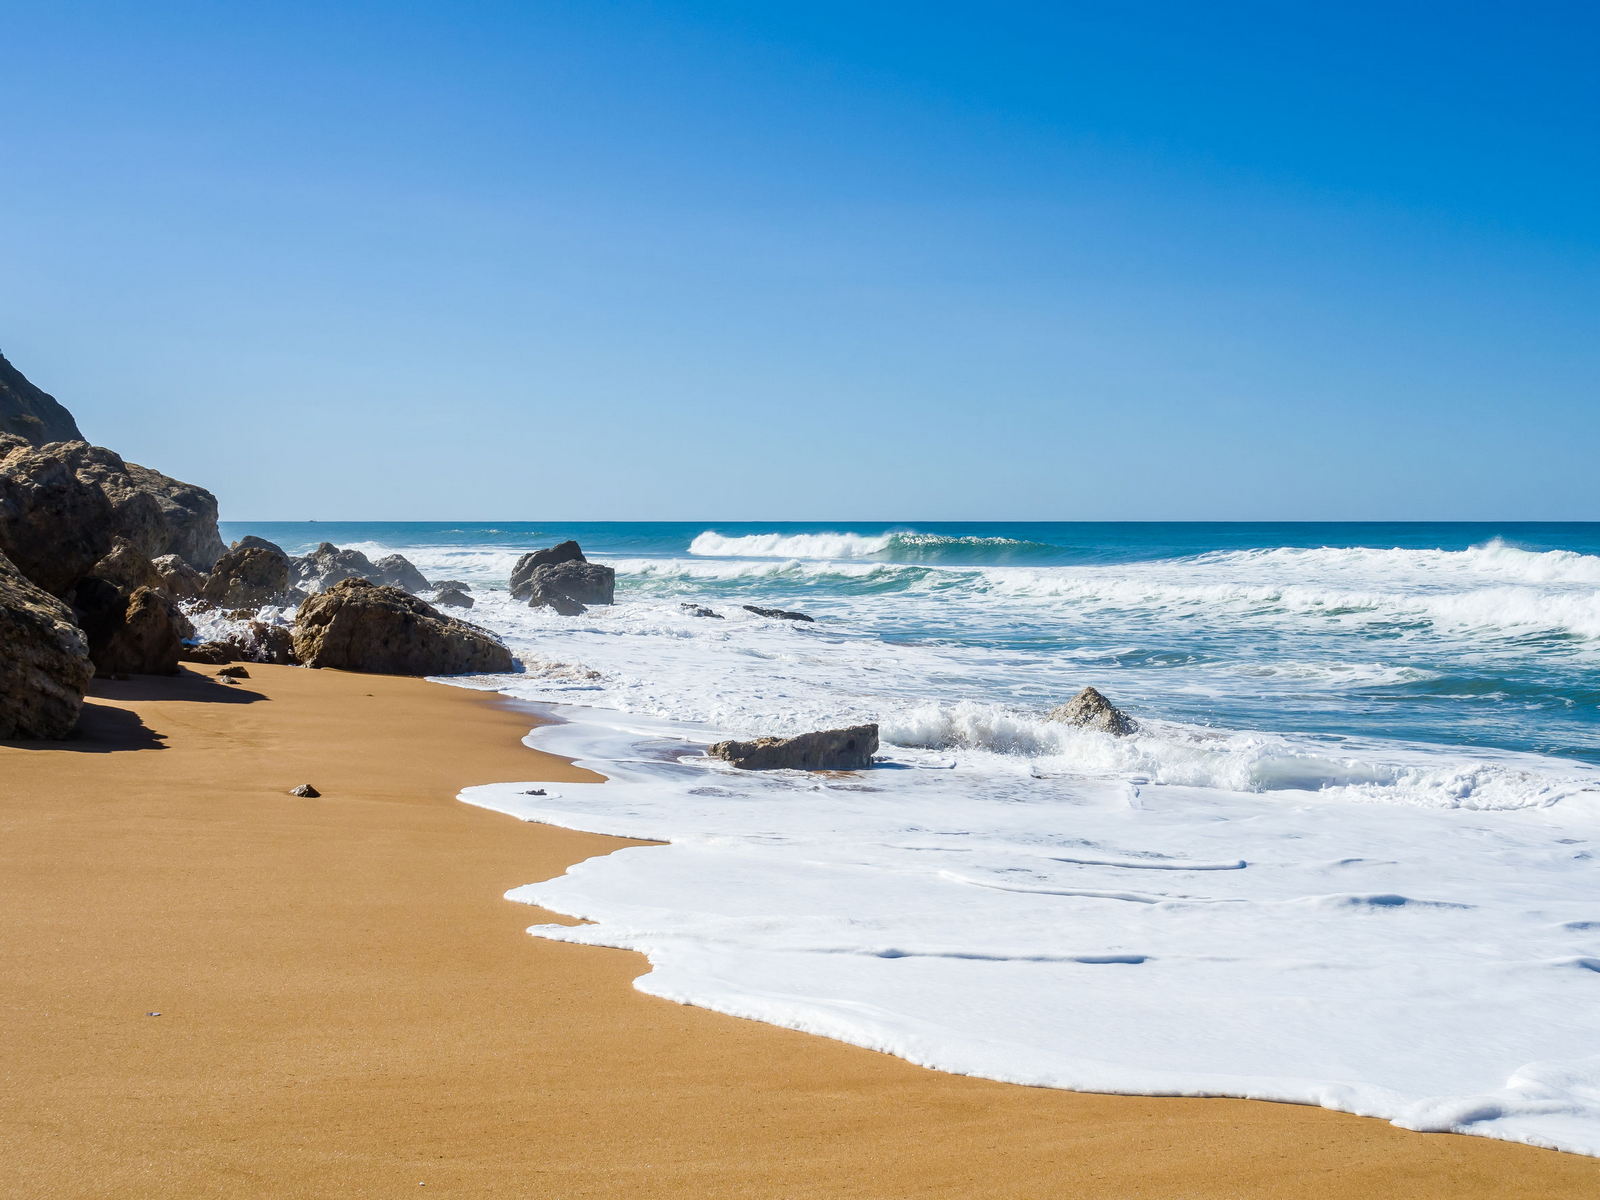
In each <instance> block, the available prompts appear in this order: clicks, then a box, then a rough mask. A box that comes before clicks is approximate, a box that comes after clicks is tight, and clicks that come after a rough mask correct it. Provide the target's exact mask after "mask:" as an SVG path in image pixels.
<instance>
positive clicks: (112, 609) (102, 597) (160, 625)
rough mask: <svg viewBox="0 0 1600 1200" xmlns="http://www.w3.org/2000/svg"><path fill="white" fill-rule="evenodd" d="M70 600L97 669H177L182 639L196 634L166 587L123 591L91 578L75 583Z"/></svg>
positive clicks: (144, 672) (114, 673) (111, 671)
mask: <svg viewBox="0 0 1600 1200" xmlns="http://www.w3.org/2000/svg"><path fill="white" fill-rule="evenodd" d="M72 603H73V607H74V608H75V609H76V610H77V615H78V623H79V624H80V625H81V626H82V627H83V631H84V633H85V634H86V635H87V636H88V639H89V657H90V658H91V659H92V660H93V662H94V669H95V673H96V674H98V675H103V676H118V675H175V674H177V671H178V661H179V659H180V657H181V656H182V654H183V650H184V641H185V639H187V638H192V637H193V636H194V626H193V625H191V624H190V623H189V618H187V617H186V616H184V615H183V612H182V611H181V610H180V609H179V608H178V606H177V605H176V604H175V603H174V602H173V600H172V598H171V597H170V596H168V595H167V594H166V593H165V592H161V591H157V590H156V589H155V588H151V587H140V588H135V589H134V590H133V591H132V592H124V591H123V590H122V589H121V588H119V587H117V586H116V585H115V584H113V583H110V582H108V581H106V580H104V579H93V578H91V579H85V580H84V581H83V582H81V583H80V584H78V586H77V587H76V588H74V589H73V593H72Z"/></svg>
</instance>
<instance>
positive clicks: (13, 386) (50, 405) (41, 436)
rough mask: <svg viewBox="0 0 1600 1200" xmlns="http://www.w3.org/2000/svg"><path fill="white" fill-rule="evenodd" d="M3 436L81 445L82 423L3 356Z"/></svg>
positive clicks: (0, 389)
mask: <svg viewBox="0 0 1600 1200" xmlns="http://www.w3.org/2000/svg"><path fill="white" fill-rule="evenodd" d="M0 433H9V434H14V435H15V436H17V437H19V438H21V439H22V440H23V441H25V442H31V443H32V444H33V445H35V446H42V445H44V444H45V443H46V442H81V441H83V434H81V433H79V432H78V423H77V422H76V421H74V420H73V419H72V414H71V413H69V412H68V411H67V410H66V409H65V408H64V407H63V406H62V405H61V404H60V403H58V402H57V401H56V398H55V397H54V396H50V395H47V394H45V393H44V392H42V391H40V390H39V389H38V388H37V387H35V386H34V385H33V384H31V383H29V382H28V380H27V379H26V378H24V376H23V374H22V372H21V371H19V370H17V369H16V368H15V367H13V366H12V365H11V364H10V363H9V362H7V361H6V356H5V355H4V354H0Z"/></svg>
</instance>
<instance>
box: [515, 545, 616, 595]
mask: <svg viewBox="0 0 1600 1200" xmlns="http://www.w3.org/2000/svg"><path fill="white" fill-rule="evenodd" d="M588 561H589V560H588V559H586V558H584V556H583V550H582V548H581V547H579V545H578V543H577V542H570V541H569V542H562V543H560V544H559V545H556V546H551V547H549V548H548V549H545V550H535V551H533V553H531V554H524V555H523V556H522V557H521V558H519V559H517V565H516V566H514V567H512V568H511V598H512V599H513V600H526V599H527V598H528V597H529V596H530V595H532V592H531V591H530V590H529V584H530V580H531V579H532V578H533V573H534V572H535V571H537V570H538V569H539V568H540V567H557V566H560V565H561V564H562V563H569V562H578V563H581V562H588ZM608 603H609V601H608Z"/></svg>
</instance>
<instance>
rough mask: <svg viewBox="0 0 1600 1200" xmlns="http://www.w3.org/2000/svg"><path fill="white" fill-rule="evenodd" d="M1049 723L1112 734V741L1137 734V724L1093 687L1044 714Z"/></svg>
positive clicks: (1085, 689)
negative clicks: (1055, 722)
mask: <svg viewBox="0 0 1600 1200" xmlns="http://www.w3.org/2000/svg"><path fill="white" fill-rule="evenodd" d="M1044 719H1045V720H1047V721H1059V722H1060V723H1061V724H1063V725H1077V726H1079V727H1080V728H1083V729H1094V730H1097V731H1098V732H1100V733H1109V734H1111V735H1112V736H1113V737H1127V736H1128V735H1129V734H1130V733H1135V732H1137V731H1138V728H1139V726H1138V724H1137V723H1136V722H1135V721H1134V719H1133V718H1132V717H1130V716H1129V715H1128V714H1127V713H1125V712H1123V711H1122V710H1121V709H1120V708H1118V707H1117V706H1116V705H1115V704H1112V703H1111V701H1109V700H1107V699H1106V698H1105V697H1104V696H1102V695H1101V694H1100V693H1099V692H1097V691H1095V689H1094V688H1092V687H1086V688H1084V689H1083V691H1081V692H1079V693H1078V694H1077V695H1076V696H1074V697H1073V698H1072V699H1071V700H1068V701H1067V702H1066V703H1065V704H1061V705H1057V706H1056V707H1055V708H1052V709H1051V710H1050V711H1049V712H1048V713H1046V714H1045V718H1044Z"/></svg>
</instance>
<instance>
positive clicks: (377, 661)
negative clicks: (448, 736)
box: [294, 579, 516, 675]
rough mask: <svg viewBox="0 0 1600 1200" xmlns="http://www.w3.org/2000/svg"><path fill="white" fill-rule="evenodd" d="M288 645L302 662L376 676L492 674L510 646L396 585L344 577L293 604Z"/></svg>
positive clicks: (504, 667) (509, 665) (504, 662)
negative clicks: (295, 608) (297, 607)
mask: <svg viewBox="0 0 1600 1200" xmlns="http://www.w3.org/2000/svg"><path fill="white" fill-rule="evenodd" d="M294 649H295V654H296V655H297V656H298V657H299V659H300V661H301V662H303V663H304V664H305V665H306V666H308V667H339V668H343V669H344V670H347V671H370V672H374V673H377V674H382V675H463V674H499V673H502V672H506V671H511V670H513V669H515V665H516V661H515V660H514V659H513V658H512V657H511V651H509V650H507V649H506V648H505V647H504V646H503V645H501V644H500V643H499V642H498V641H496V640H495V639H494V638H493V637H492V636H491V635H490V634H489V633H488V632H486V631H485V630H482V629H479V628H478V627H477V626H476V625H469V624H468V623H467V622H465V621H459V620H457V619H456V618H454V617H447V616H445V615H444V614H442V613H440V612H439V611H438V609H436V608H434V607H433V606H432V605H430V604H428V603H427V602H425V601H423V600H419V599H418V598H417V597H415V596H412V595H409V594H407V593H406V592H403V591H401V590H400V589H399V588H395V587H386V586H383V585H380V584H374V583H370V582H368V581H367V580H365V579H346V580H343V581H341V582H339V583H336V584H334V585H333V586H332V587H331V588H329V589H328V590H326V591H324V592H321V593H319V594H317V595H315V596H312V597H311V598H310V599H309V600H307V601H306V602H305V603H304V604H302V605H301V606H300V611H299V615H298V619H297V621H296V623H295V628H294Z"/></svg>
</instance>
